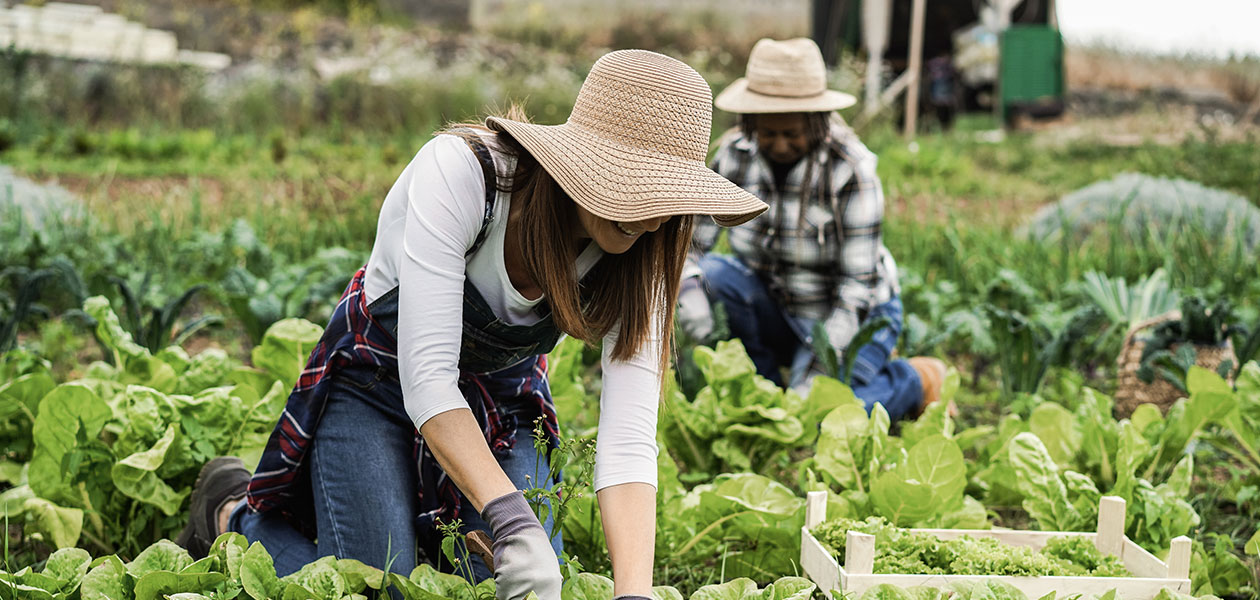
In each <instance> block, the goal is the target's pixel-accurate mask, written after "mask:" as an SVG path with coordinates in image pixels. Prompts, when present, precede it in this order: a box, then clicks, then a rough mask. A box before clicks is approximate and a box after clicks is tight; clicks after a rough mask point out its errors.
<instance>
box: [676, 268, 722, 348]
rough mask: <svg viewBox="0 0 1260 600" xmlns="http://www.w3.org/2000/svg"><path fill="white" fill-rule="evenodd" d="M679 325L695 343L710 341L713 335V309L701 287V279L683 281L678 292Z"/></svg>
mask: <svg viewBox="0 0 1260 600" xmlns="http://www.w3.org/2000/svg"><path fill="white" fill-rule="evenodd" d="M678 324H679V325H680V326H681V327H682V330H683V333H686V334H687V336H688V337H690V338H691V339H692V340H694V341H708V339H709V337H710V336H712V335H713V328H714V322H713V307H712V306H711V305H710V304H709V296H708V294H705V293H704V287H703V286H701V285H700V278H699V277H693V278H691V279H687V280H686V281H683V283H682V286H681V287H680V288H679V292H678Z"/></svg>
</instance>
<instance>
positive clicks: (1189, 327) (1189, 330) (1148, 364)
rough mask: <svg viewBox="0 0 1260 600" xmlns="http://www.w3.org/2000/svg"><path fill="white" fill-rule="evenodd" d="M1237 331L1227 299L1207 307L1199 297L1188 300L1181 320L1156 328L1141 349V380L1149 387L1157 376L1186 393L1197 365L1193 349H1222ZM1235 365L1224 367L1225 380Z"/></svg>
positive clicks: (1229, 363)
mask: <svg viewBox="0 0 1260 600" xmlns="http://www.w3.org/2000/svg"><path fill="white" fill-rule="evenodd" d="M1237 330H1238V324H1237V321H1236V318H1235V316H1234V311H1233V308H1232V306H1231V304H1230V302H1229V301H1228V300H1227V299H1223V298H1222V299H1220V300H1217V301H1216V302H1215V303H1214V304H1213V305H1211V306H1208V303H1207V301H1206V300H1204V299H1203V298H1202V297H1200V296H1189V297H1187V298H1185V299H1184V300H1183V301H1182V303H1181V318H1180V319H1178V320H1174V321H1170V322H1168V323H1163V324H1160V325H1158V326H1156V327H1155V330H1154V331H1153V332H1152V334H1151V338H1150V339H1149V340H1147V342H1146V345H1145V346H1144V347H1143V349H1142V358H1141V361H1142V366H1141V367H1140V368H1139V369H1138V373H1137V375H1138V378H1139V379H1141V380H1142V381H1144V382H1146V383H1151V382H1153V381H1154V380H1155V376H1156V375H1159V376H1160V377H1161V378H1163V379H1165V380H1167V381H1168V382H1170V383H1172V384H1173V385H1174V386H1175V387H1176V388H1177V389H1179V390H1181V391H1182V392H1187V391H1188V390H1187V387H1186V377H1187V373H1188V372H1189V370H1190V367H1191V366H1193V365H1194V364H1195V360H1196V359H1197V356H1198V352H1197V350H1196V349H1195V348H1194V346H1210V347H1219V346H1221V345H1223V344H1225V343H1226V342H1227V341H1228V340H1229V337H1230V336H1231V335H1232V334H1233V333H1235V332H1236V331H1237ZM1234 366H1235V365H1234V364H1233V363H1232V362H1229V361H1226V362H1223V363H1221V365H1220V367H1219V372H1220V373H1221V374H1222V376H1225V375H1228V374H1229V373H1230V372H1231V371H1233V370H1234Z"/></svg>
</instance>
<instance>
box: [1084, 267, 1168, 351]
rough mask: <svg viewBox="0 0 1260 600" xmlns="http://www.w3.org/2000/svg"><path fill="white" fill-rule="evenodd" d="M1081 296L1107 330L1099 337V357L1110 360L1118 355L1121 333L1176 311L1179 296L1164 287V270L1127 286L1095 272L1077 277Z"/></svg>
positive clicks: (1116, 278) (1120, 280)
mask: <svg viewBox="0 0 1260 600" xmlns="http://www.w3.org/2000/svg"><path fill="white" fill-rule="evenodd" d="M1080 289H1081V292H1082V293H1083V294H1084V295H1085V296H1086V297H1087V298H1089V300H1090V301H1092V302H1093V303H1094V305H1095V306H1097V307H1098V309H1099V310H1101V311H1102V314H1103V317H1104V318H1105V319H1106V323H1107V328H1106V330H1104V331H1103V333H1102V334H1101V335H1100V338H1101V339H1100V341H1099V343H1098V345H1099V353H1100V354H1102V355H1104V356H1107V357H1114V356H1115V355H1116V354H1118V353H1119V352H1120V345H1121V343H1122V341H1123V338H1124V334H1125V332H1127V331H1128V329H1129V327H1131V326H1132V325H1134V324H1135V323H1140V322H1142V321H1145V320H1147V319H1150V318H1151V317H1155V316H1157V315H1162V314H1164V313H1167V312H1168V311H1170V310H1172V309H1174V308H1177V306H1178V305H1179V304H1180V301H1181V299H1180V295H1179V294H1178V293H1177V291H1176V290H1175V289H1173V288H1172V287H1171V286H1170V285H1169V283H1168V276H1167V274H1166V272H1165V271H1164V269H1156V270H1155V272H1153V273H1151V274H1150V275H1148V276H1146V277H1143V278H1142V279H1140V280H1138V282H1137V283H1135V284H1133V285H1129V283H1128V282H1127V281H1125V279H1124V278H1123V277H1108V276H1107V275H1105V274H1103V273H1100V272H1098V271H1088V272H1086V273H1085V274H1084V275H1082V276H1081V285H1080Z"/></svg>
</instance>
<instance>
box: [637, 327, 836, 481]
mask: <svg viewBox="0 0 1260 600" xmlns="http://www.w3.org/2000/svg"><path fill="white" fill-rule="evenodd" d="M693 355H694V357H695V362H696V365H697V368H698V369H699V370H700V372H701V374H702V375H703V376H704V380H705V382H706V386H705V387H704V388H702V389H701V390H700V391H699V392H698V393H697V394H696V396H695V399H694V400H688V399H687V398H686V397H685V396H684V395H683V394H682V392H681V391H680V390H678V389H677V388H676V387H672V386H671V387H670V388H668V389H667V394H668V396H666V398H667V402H666V403H665V405H664V408H665V410H664V411H663V413H664V419H662V421H663V423H662V434H663V437H664V439H665V445H666V447H667V448H668V449H669V450H670V452H671V453H672V454H673V456H674V457H675V458H676V459H677V460H678V462H679V464H680V466H682V467H683V470H684V477H685V478H687V479H688V480H690V481H704V480H708V479H711V478H712V477H713V475H714V474H716V473H721V472H730V471H754V472H766V470H767V469H768V468H769V467H771V466H772V465H779V464H781V465H782V466H783V467H786V466H787V465H786V460H785V458H786V453H787V452H788V451H789V450H790V449H792V448H798V447H806V446H808V445H809V444H810V443H811V442H812V440H813V437H814V432H815V431H816V426H817V423H818V422H819V420H821V418H822V415H823V414H824V413H825V412H826V411H827V410H828V409H829V408H831V407H834V406H838V405H839V404H841V403H845V402H852V403H856V402H857V399H856V398H855V397H854V396H853V392H852V391H851V390H849V388H848V387H847V386H844V385H843V384H839V383H838V382H835V384H836V385H834V386H831V385H828V384H815V387H814V388H813V389H812V390H811V391H810V393H809V396H808V397H806V398H801V396H800V395H799V394H797V393H796V392H794V391H792V390H783V389H780V388H779V387H778V386H776V385H774V383H772V382H770V380H768V379H766V378H764V377H761V376H760V375H758V374H757V368H756V366H755V365H754V364H753V362H752V359H750V358H748V354H747V353H746V352H745V351H744V347H743V344H741V343H740V342H739V341H738V340H731V341H723V342H718V344H717V347H716V348H707V347H704V346H700V347H697V348H696V349H695V351H694V354H693ZM819 379H826V378H819ZM832 382H834V380H832Z"/></svg>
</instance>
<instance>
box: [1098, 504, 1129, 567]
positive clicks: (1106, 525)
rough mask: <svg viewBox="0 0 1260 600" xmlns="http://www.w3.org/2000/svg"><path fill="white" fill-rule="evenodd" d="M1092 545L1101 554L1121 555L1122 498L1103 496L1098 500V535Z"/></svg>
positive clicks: (1122, 543) (1122, 534)
mask: <svg viewBox="0 0 1260 600" xmlns="http://www.w3.org/2000/svg"><path fill="white" fill-rule="evenodd" d="M1094 545H1095V546H1097V547H1098V551H1099V552H1102V553H1103V554H1110V555H1113V556H1119V557H1123V553H1124V498H1119V497H1117V496H1103V497H1102V498H1101V499H1099V500H1098V536H1097V537H1095V538H1094Z"/></svg>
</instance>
